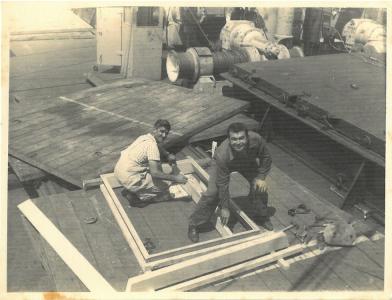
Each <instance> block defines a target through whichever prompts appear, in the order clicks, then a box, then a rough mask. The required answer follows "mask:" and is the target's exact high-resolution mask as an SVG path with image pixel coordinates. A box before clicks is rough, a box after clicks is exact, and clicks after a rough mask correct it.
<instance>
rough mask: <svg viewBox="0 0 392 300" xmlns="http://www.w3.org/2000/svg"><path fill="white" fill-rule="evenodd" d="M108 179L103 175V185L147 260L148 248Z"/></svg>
mask: <svg viewBox="0 0 392 300" xmlns="http://www.w3.org/2000/svg"><path fill="white" fill-rule="evenodd" d="M108 177H109V176H107V175H106V174H104V175H101V178H102V180H103V183H104V185H105V187H106V189H107V192H108V193H109V195H110V197H111V198H112V200H113V203H114V205H115V206H116V208H117V210H118V212H119V213H120V215H121V217H122V219H123V222H125V224H126V226H127V228H128V230H129V233H130V234H131V236H132V237H133V239H134V240H135V242H136V245H137V247H138V248H139V251H140V253H141V254H142V255H143V257H144V259H146V258H147V257H148V256H149V254H148V252H147V250H146V248H145V247H144V244H143V242H142V241H141V240H140V238H139V236H138V234H137V232H136V229H135V227H134V226H133V224H132V222H131V220H129V218H128V216H127V213H126V212H125V210H124V208H123V207H122V205H121V203H120V201H119V200H118V198H117V196H116V194H115V193H114V191H113V189H112V188H111V186H110V184H109V182H108V181H107V178H108Z"/></svg>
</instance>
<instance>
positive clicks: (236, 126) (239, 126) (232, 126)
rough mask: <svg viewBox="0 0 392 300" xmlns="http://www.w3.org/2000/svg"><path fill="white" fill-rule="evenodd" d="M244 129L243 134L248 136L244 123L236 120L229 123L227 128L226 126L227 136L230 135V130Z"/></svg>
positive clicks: (239, 130) (238, 130)
mask: <svg viewBox="0 0 392 300" xmlns="http://www.w3.org/2000/svg"><path fill="white" fill-rule="evenodd" d="M241 131H245V135H246V136H248V128H246V126H245V124H244V123H240V122H236V123H231V124H230V125H229V128H227V136H228V137H229V136H230V132H235V133H237V132H241Z"/></svg>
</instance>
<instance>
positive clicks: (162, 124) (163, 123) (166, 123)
mask: <svg viewBox="0 0 392 300" xmlns="http://www.w3.org/2000/svg"><path fill="white" fill-rule="evenodd" d="M159 127H165V128H166V130H167V131H170V129H171V126H170V123H169V121H168V120H165V119H158V120H157V121H156V122H155V124H154V128H159Z"/></svg>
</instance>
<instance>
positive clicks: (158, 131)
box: [152, 126, 169, 143]
mask: <svg viewBox="0 0 392 300" xmlns="http://www.w3.org/2000/svg"><path fill="white" fill-rule="evenodd" d="M168 134H169V130H167V129H166V128H165V127H163V126H160V127H158V128H154V130H153V131H152V135H153V136H154V138H155V140H156V141H157V143H162V142H163V141H164V140H165V139H166V138H167V136H168Z"/></svg>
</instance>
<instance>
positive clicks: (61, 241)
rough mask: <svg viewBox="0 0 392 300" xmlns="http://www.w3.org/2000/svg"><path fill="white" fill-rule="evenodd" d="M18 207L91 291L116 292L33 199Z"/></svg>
mask: <svg viewBox="0 0 392 300" xmlns="http://www.w3.org/2000/svg"><path fill="white" fill-rule="evenodd" d="M18 208H19V209H20V211H21V212H22V213H23V214H24V215H25V216H26V218H27V219H28V220H29V221H30V223H31V224H32V225H33V226H34V227H35V228H36V229H37V231H38V232H39V233H40V234H41V235H42V236H43V238H44V239H45V240H46V241H47V242H48V243H49V245H50V246H51V247H52V248H53V249H54V251H56V253H57V254H58V255H59V256H60V257H61V258H62V259H63V260H64V262H65V264H66V265H67V266H68V267H69V268H70V269H71V270H72V271H73V272H74V273H75V275H76V276H77V277H78V278H79V279H80V280H81V281H82V282H83V284H84V285H85V286H86V287H87V288H88V289H89V290H90V291H91V292H115V290H114V288H113V287H112V286H111V285H110V284H109V283H108V282H107V281H106V279H105V278H103V277H102V275H101V274H100V273H98V271H97V270H96V269H95V268H94V267H93V266H92V265H91V263H90V262H89V261H88V260H87V259H86V258H85V257H84V256H83V255H82V254H81V253H80V252H79V251H78V249H76V248H75V246H74V245H72V244H71V242H70V241H69V240H68V239H67V238H66V237H65V236H64V235H63V234H62V233H61V231H60V230H58V229H57V227H56V226H55V225H54V224H53V223H52V222H51V221H50V220H49V219H48V218H47V217H46V216H45V215H44V214H43V213H42V211H41V210H40V209H38V207H37V206H35V204H34V203H33V202H32V201H31V200H26V201H24V202H22V203H21V204H19V205H18Z"/></svg>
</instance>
